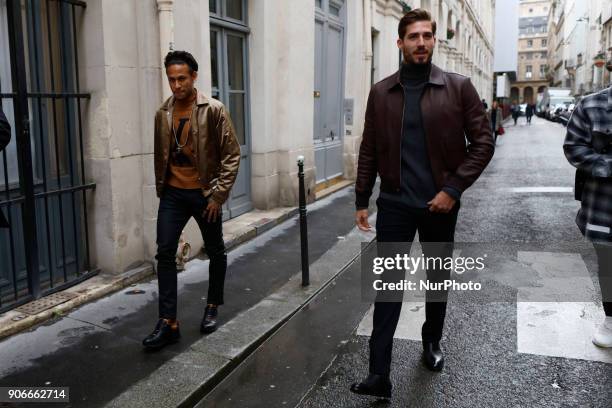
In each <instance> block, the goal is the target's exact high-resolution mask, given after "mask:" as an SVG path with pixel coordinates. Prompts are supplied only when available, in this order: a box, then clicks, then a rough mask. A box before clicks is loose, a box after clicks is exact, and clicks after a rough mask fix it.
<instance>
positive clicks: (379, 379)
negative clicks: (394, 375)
mask: <svg viewBox="0 0 612 408" xmlns="http://www.w3.org/2000/svg"><path fill="white" fill-rule="evenodd" d="M391 388H392V386H391V381H390V380H389V377H388V376H386V375H379V374H370V375H368V378H366V379H365V380H363V381H362V382H360V383H354V384H353V385H351V391H352V392H354V393H355V394H359V395H371V396H372V397H379V398H391Z"/></svg>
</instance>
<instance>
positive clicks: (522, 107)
mask: <svg viewBox="0 0 612 408" xmlns="http://www.w3.org/2000/svg"><path fill="white" fill-rule="evenodd" d="M519 108H520V110H521V112H520V113H521V116H525V115H526V114H527V104H526V103H521V104H520V105H519Z"/></svg>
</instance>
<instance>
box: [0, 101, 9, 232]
mask: <svg viewBox="0 0 612 408" xmlns="http://www.w3.org/2000/svg"><path fill="white" fill-rule="evenodd" d="M10 141H11V125H9V123H8V120H7V119H6V116H4V112H3V111H2V106H1V105H0V152H2V151H3V150H4V149H5V148H6V146H8V144H9V142H10ZM8 226H9V224H8V221H7V220H6V218H4V214H3V213H2V210H0V228H8Z"/></svg>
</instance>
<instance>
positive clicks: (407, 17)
mask: <svg viewBox="0 0 612 408" xmlns="http://www.w3.org/2000/svg"><path fill="white" fill-rule="evenodd" d="M417 21H431V31H432V32H433V34H434V35H436V22H435V21H433V20H432V19H431V14H429V11H427V10H425V9H422V8H418V9H414V10H410V11H409V12H408V13H406V14H404V17H402V19H401V20H400V22H399V26H398V27H397V33H398V34H399V38H401V39H404V36H405V35H406V27H408V26H409V25H410V24H413V23H416V22H417Z"/></svg>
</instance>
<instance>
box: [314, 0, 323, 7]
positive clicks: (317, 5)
mask: <svg viewBox="0 0 612 408" xmlns="http://www.w3.org/2000/svg"><path fill="white" fill-rule="evenodd" d="M315 6H316V7H318V8H322V4H321V0H315Z"/></svg>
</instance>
